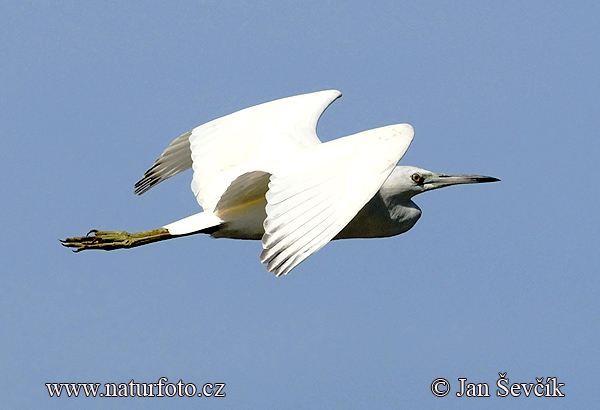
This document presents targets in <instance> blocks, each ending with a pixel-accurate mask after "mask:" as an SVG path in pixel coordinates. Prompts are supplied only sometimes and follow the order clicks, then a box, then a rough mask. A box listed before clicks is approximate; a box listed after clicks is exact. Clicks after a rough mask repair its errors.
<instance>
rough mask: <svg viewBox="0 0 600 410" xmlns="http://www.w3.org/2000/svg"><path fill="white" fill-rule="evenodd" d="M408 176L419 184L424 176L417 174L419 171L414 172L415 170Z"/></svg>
mask: <svg viewBox="0 0 600 410" xmlns="http://www.w3.org/2000/svg"><path fill="white" fill-rule="evenodd" d="M410 178H411V179H412V180H413V181H414V182H416V183H417V184H419V185H420V184H422V183H423V181H425V177H424V176H423V175H421V174H419V173H416V172H415V173H414V174H412V175H411V176H410Z"/></svg>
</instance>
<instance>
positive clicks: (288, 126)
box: [190, 90, 341, 210]
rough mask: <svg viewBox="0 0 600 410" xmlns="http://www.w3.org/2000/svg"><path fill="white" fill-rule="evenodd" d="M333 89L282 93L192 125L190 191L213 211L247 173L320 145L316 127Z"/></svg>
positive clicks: (333, 95) (332, 97) (203, 205)
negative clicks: (192, 170)
mask: <svg viewBox="0 0 600 410" xmlns="http://www.w3.org/2000/svg"><path fill="white" fill-rule="evenodd" d="M340 95H341V93H340V92H339V91H335V90H328V91H320V92H315V93H310V94H303V95H297V96H293V97H287V98H283V99H280V100H276V101H271V102H267V103H264V104H260V105H257V106H254V107H250V108H246V109H244V110H241V111H237V112H235V113H233V114H230V115H227V116H225V117H221V118H218V119H216V120H214V121H211V122H208V123H206V124H204V125H201V126H199V127H197V128H195V129H194V130H193V131H192V133H191V135H190V148H191V157H192V161H193V166H192V167H193V169H194V177H193V180H192V191H193V192H194V195H195V196H196V199H197V200H198V203H199V204H200V205H201V206H202V208H204V209H205V210H213V209H214V207H215V206H216V205H217V203H218V201H219V198H220V197H221V195H222V194H223V192H225V190H226V189H227V187H228V186H229V185H230V183H231V182H232V181H233V180H235V179H236V178H237V177H238V176H240V175H242V174H244V173H247V172H252V171H266V172H268V171H269V164H270V163H273V162H277V161H278V160H280V159H282V158H287V157H289V156H291V155H292V154H294V153H296V152H298V151H301V150H304V149H309V148H312V147H314V146H317V145H319V144H320V143H321V142H320V141H319V139H318V137H317V134H316V127H317V122H318V120H319V118H320V117H321V114H322V113H323V111H324V110H325V109H326V108H327V107H328V106H329V105H330V104H331V103H332V102H333V101H334V100H335V99H337V98H338V97H339V96H340Z"/></svg>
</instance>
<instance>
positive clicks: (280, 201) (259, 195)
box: [63, 90, 497, 276]
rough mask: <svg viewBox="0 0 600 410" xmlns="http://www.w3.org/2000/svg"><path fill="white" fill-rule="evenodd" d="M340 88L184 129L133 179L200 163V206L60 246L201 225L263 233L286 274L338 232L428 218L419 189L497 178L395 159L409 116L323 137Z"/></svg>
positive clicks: (374, 231) (267, 254) (267, 251)
mask: <svg viewBox="0 0 600 410" xmlns="http://www.w3.org/2000/svg"><path fill="white" fill-rule="evenodd" d="M340 95H341V93H340V92H339V91H335V90H329V91H320V92H316V93H310V94H303V95H299V96H293V97H288V98H283V99H280V100H276V101H271V102H268V103H264V104H260V105H257V106H254V107H250V108H247V109H244V110H241V111H238V112H235V113H233V114H230V115H227V116H225V117H221V118H218V119H216V120H213V121H211V122H208V123H206V124H203V125H201V126H199V127H197V128H195V129H194V130H192V131H190V132H187V133H185V134H183V135H181V136H180V137H178V138H176V139H175V140H174V141H173V142H172V143H171V144H170V145H169V146H168V147H167V149H165V151H164V152H163V153H162V155H161V156H160V157H159V158H158V159H157V160H156V161H155V163H154V165H153V166H152V168H150V169H149V170H148V171H147V172H146V173H145V174H144V177H143V178H142V179H141V180H140V181H139V182H138V183H136V184H135V192H136V193H137V194H143V193H144V192H146V191H147V190H149V189H150V188H152V187H153V186H155V185H156V184H158V183H160V182H162V181H164V180H166V179H168V178H170V177H172V176H173V175H176V174H178V173H180V172H182V171H185V170H186V169H189V168H193V171H194V173H193V178H192V184H191V187H192V191H193V193H194V195H195V196H196V199H197V201H198V203H199V204H200V206H202V208H203V212H200V213H198V214H195V215H192V216H189V217H187V218H184V219H182V220H179V221H176V222H173V223H171V224H168V225H165V226H164V227H163V228H162V229H161V230H159V231H158V233H157V231H148V232H151V234H149V235H147V236H145V235H144V233H143V232H141V233H137V234H129V233H127V232H117V233H115V232H108V233H107V232H98V231H94V232H95V235H93V236H90V235H89V234H88V236H86V237H79V238H68V239H67V240H65V241H63V244H64V245H65V246H70V247H75V248H77V249H76V250H77V251H79V250H84V249H116V248H119V247H134V246H138V245H139V244H145V243H149V242H154V241H158V240H163V239H169V238H172V237H178V236H185V235H190V234H195V233H207V234H210V235H212V236H213V237H216V238H234V239H256V240H261V241H262V247H263V251H262V253H261V262H263V263H266V264H267V270H269V271H271V272H274V273H275V274H276V276H280V275H284V274H287V273H289V272H290V271H291V270H292V269H293V268H294V267H295V266H297V265H298V264H299V263H300V262H302V261H303V260H304V259H306V258H307V257H308V256H310V255H311V254H313V253H314V252H316V251H317V250H319V249H320V248H321V247H323V246H324V245H325V244H327V242H329V241H330V240H332V239H347V238H374V237H388V236H394V235H398V234H401V233H403V232H406V231H408V230H409V229H411V228H412V227H413V226H414V224H415V223H416V222H417V220H418V219H419V217H420V216H421V210H420V209H419V207H418V206H417V205H416V204H415V203H414V202H413V201H412V198H413V196H414V195H417V194H419V193H421V192H425V191H428V190H432V189H435V188H439V187H442V186H449V185H455V184H466V183H476V182H492V181H497V179H496V178H491V177H485V176H479V175H445V174H435V173H432V172H430V171H426V170H423V169H420V168H416V167H408V166H396V164H397V163H398V161H399V160H400V159H401V158H402V156H403V155H404V153H405V152H406V150H407V149H408V147H409V145H410V143H411V142H412V139H413V136H414V130H413V128H412V127H411V126H410V125H409V124H396V125H389V126H386V127H381V128H376V129H372V130H368V131H363V132H360V133H357V134H354V135H350V136H347V137H343V138H339V139H337V140H332V141H329V142H326V143H321V142H320V141H319V139H318V138H317V136H316V125H317V122H318V120H319V118H320V116H321V114H322V113H323V111H324V110H325V109H326V108H327V107H328V106H329V105H330V104H331V103H332V102H333V101H334V100H335V99H337V98H338V97H339V96H340ZM149 238H151V239H149Z"/></svg>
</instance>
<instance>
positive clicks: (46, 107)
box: [0, 1, 600, 409]
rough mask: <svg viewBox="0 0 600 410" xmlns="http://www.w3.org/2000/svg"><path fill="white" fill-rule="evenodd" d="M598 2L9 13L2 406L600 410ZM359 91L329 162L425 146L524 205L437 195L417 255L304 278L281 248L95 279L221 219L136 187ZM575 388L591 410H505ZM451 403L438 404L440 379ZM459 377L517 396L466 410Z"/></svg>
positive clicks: (339, 115) (167, 189)
mask: <svg viewBox="0 0 600 410" xmlns="http://www.w3.org/2000/svg"><path fill="white" fill-rule="evenodd" d="M599 14H600V4H599V3H597V2H591V1H589V2H584V1H579V2H578V1H573V2H551V1H528V2H520V1H506V2H491V1H483V2H482V1H468V2H441V1H418V2H402V1H380V2H373V3H372V4H370V5H368V4H367V3H366V2H358V1H347V2H336V1H329V2H328V1H318V2H274V1H271V2H269V1H255V2H241V1H232V2H223V1H219V2H217V1H214V2H213V1H202V2H200V1H198V2H186V1H175V2H135V1H132V2H126V3H124V2H93V3H92V2H66V1H65V2H54V3H50V2H35V1H34V2H28V1H18V2H16V1H4V2H2V3H1V4H0V61H1V62H2V63H1V64H0V89H1V92H0V135H1V136H2V141H3V145H4V148H3V154H4V155H3V160H2V161H0V167H1V171H2V175H3V177H2V179H1V180H0V181H1V182H0V183H1V187H2V195H3V205H2V207H1V210H0V215H1V218H2V224H3V229H2V233H1V234H0V241H1V243H0V255H1V262H2V275H1V276H0V281H1V284H0V328H1V329H2V343H1V345H0V363H1V367H2V374H1V375H0V386H1V387H0V400H1V401H2V402H3V403H6V405H7V407H10V408H45V409H55V408H56V409H58V408H60V409H70V408H73V409H75V408H82V407H85V408H98V409H99V408H102V409H107V408H139V409H158V408H182V409H183V408H206V409H219V408H239V409H244V408H248V409H251V408H286V409H302V408H339V409H348V408H382V409H387V408H408V409H413V408H446V409H459V408H460V409H469V408H482V407H485V408H490V409H491V408H494V409H496V408H498V409H499V408H513V409H530V408H542V407H543V408H546V409H558V408H561V409H562V408H586V407H587V408H590V406H592V404H591V403H597V401H598V394H597V393H596V392H595V391H594V384H593V381H594V380H595V379H596V378H597V374H598V368H599V367H600V360H599V359H600V351H599V348H598V337H599V330H600V329H599V317H600V316H599V315H600V302H599V298H598V294H599V291H600V284H599V279H598V273H599V271H600V269H599V265H600V263H599V262H600V258H599V256H598V254H599V252H598V248H599V246H598V245H599V241H598V233H597V232H598V206H599V205H600V204H599V200H598V199H599V198H598V190H597V189H596V188H594V187H595V186H596V185H597V183H596V181H595V179H596V177H597V175H598V156H599V153H600V152H599V144H598V130H599V129H600V110H599V108H598V107H599V104H598V102H599V100H598V95H599V92H600V81H599V77H598V67H599V66H600V52H599V50H600V36H599V35H598V34H599V33H600V30H599V29H600V24H599V23H598V19H597V16H598V15H599ZM331 88H335V89H339V90H340V91H342V92H343V93H344V95H343V97H342V98H341V99H340V100H338V101H336V102H335V103H334V104H333V105H332V106H331V107H330V108H329V109H328V110H327V111H326V113H325V115H324V116H323V117H322V119H321V121H320V123H319V126H318V133H319V136H320V137H321V139H322V140H324V141H327V140H331V139H334V138H338V137H341V136H344V135H348V134H352V133H355V132H358V131H362V130H365V129H369V128H374V127H378V126H382V125H387V124H394V123H401V122H408V123H410V124H412V125H413V126H414V128H415V133H416V134H415V140H414V142H413V144H412V146H411V147H410V149H409V151H408V153H407V154H406V156H405V157H404V159H403V160H402V161H401V163H402V164H407V165H415V166H419V167H422V168H426V169H430V170H432V171H437V172H447V173H477V174H485V175H492V176H495V177H498V178H500V179H502V182H501V183H496V184H485V185H480V186H461V187H452V188H448V189H443V190H439V191H436V192H433V193H428V194H424V195H422V196H419V197H417V198H416V200H415V201H416V202H417V203H418V204H419V206H420V207H421V208H422V209H423V217H422V218H421V220H420V221H419V222H418V223H417V225H416V226H415V228H414V229H413V230H411V231H410V232H408V233H406V234H403V235H401V236H398V237H395V238H390V239H378V240H351V241H339V242H335V243H330V244H328V245H327V246H326V247H325V248H323V249H322V250H320V251H319V252H318V253H316V254H315V255H313V256H312V257H310V258H309V259H308V260H306V261H305V262H304V263H302V264H301V265H300V266H299V267H298V268H296V269H295V270H294V271H293V272H292V273H291V274H290V275H289V276H287V277H283V278H275V277H273V276H272V275H270V274H268V273H267V272H266V271H265V269H264V266H262V265H261V264H260V263H259V261H258V255H259V254H260V244H259V243H258V242H246V241H232V240H214V239H211V238H209V237H204V236H192V237H187V238H181V239H177V240H173V241H167V242H162V243H158V244H153V245H149V246H147V247H141V248H137V249H134V250H125V251H115V252H87V253H85V252H84V253H80V254H72V253H71V252H69V251H68V250H66V249H64V248H63V247H61V246H60V245H59V242H58V239H59V238H64V237H67V236H73V235H83V234H85V233H86V232H87V231H88V230H89V229H92V228H99V229H125V230H129V231H138V230H145V229H151V228H156V227H159V226H162V225H164V224H167V223H169V222H172V221H175V220H177V219H180V218H182V217H184V216H187V215H190V214H192V213H195V212H198V210H199V208H198V205H197V204H196V202H195V200H194V197H193V195H192V193H191V191H190V189H189V183H190V180H191V173H190V172H187V173H186V174H184V175H180V176H178V177H175V178H173V179H172V180H170V181H168V182H167V183H164V184H161V185H160V186H158V187H157V188H155V189H153V190H151V191H150V192H149V193H147V194H145V195H144V196H142V197H137V196H135V195H134V194H133V184H134V183H135V182H136V181H137V180H138V179H139V178H140V176H141V175H142V174H143V172H144V171H145V170H146V169H148V167H150V166H151V164H152V162H153V161H154V160H155V159H156V158H157V156H158V155H159V154H160V153H161V152H162V150H163V149H164V148H165V147H166V146H167V145H168V143H169V142H170V141H171V140H172V139H174V138H175V137H177V136H179V135H180V134H182V133H183V132H186V131H188V130H190V129H192V128H193V127H195V126H197V125H199V124H201V123H204V122H207V121H210V120H212V119H214V118H217V117H220V116H222V115H225V114H228V113H231V112H233V111H236V110H238V109H241V108H245V107H248V106H251V105H255V104H258V103H261V102H265V101H269V100H273V99H276V98H280V97H285V96H289V95H294V94H299V93H305V92H311V91H317V90H322V89H331ZM498 372H507V373H508V375H507V377H508V378H509V379H510V383H535V378H536V377H538V378H539V377H557V379H558V381H559V382H560V383H564V384H565V387H563V388H562V389H561V391H562V392H563V393H564V394H565V395H566V397H564V398H560V399H559V398H536V397H528V398H526V397H522V396H521V397H518V398H513V397H506V398H499V397H495V392H496V381H497V380H498ZM161 377H167V378H168V380H169V382H177V381H178V380H179V379H181V380H183V382H184V383H195V384H196V385H197V386H202V385H203V384H204V383H226V387H225V389H224V391H225V392H226V394H227V396H226V397H225V398H198V397H195V398H166V397H165V398H118V399H116V398H65V397H61V398H50V397H49V395H48V392H47V389H46V387H45V383H49V382H81V383H83V382H90V383H91V382H96V383H102V384H104V383H128V382H129V381H130V380H131V379H134V380H135V381H136V382H141V383H156V382H157V381H158V379H159V378H161ZM438 377H443V378H446V379H448V380H449V382H450V384H451V393H450V394H449V395H448V396H446V397H443V398H438V397H435V396H433V394H432V393H431V391H430V385H431V383H432V381H433V380H434V379H436V378H438ZM458 378H467V379H468V380H469V381H472V382H474V383H487V384H488V385H489V386H490V393H491V395H492V397H488V398H466V397H460V398H459V397H456V396H455V392H456V389H457V387H458Z"/></svg>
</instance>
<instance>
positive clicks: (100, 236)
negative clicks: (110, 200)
mask: <svg viewBox="0 0 600 410" xmlns="http://www.w3.org/2000/svg"><path fill="white" fill-rule="evenodd" d="M175 237H176V235H171V234H170V233H169V231H168V230H167V229H166V228H160V229H154V230H151V231H142V232H134V233H129V232H125V231H97V230H95V229H94V230H91V231H89V232H88V233H87V235H86V236H78V237H74V238H67V239H65V240H61V241H60V242H61V243H62V245H63V246H66V247H69V248H76V249H74V250H73V252H80V251H83V250H86V249H103V250H105V251H111V250H113V249H121V248H135V247H136V246H141V245H146V244H148V243H152V242H158V241H164V240H165V239H171V238H175Z"/></svg>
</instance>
